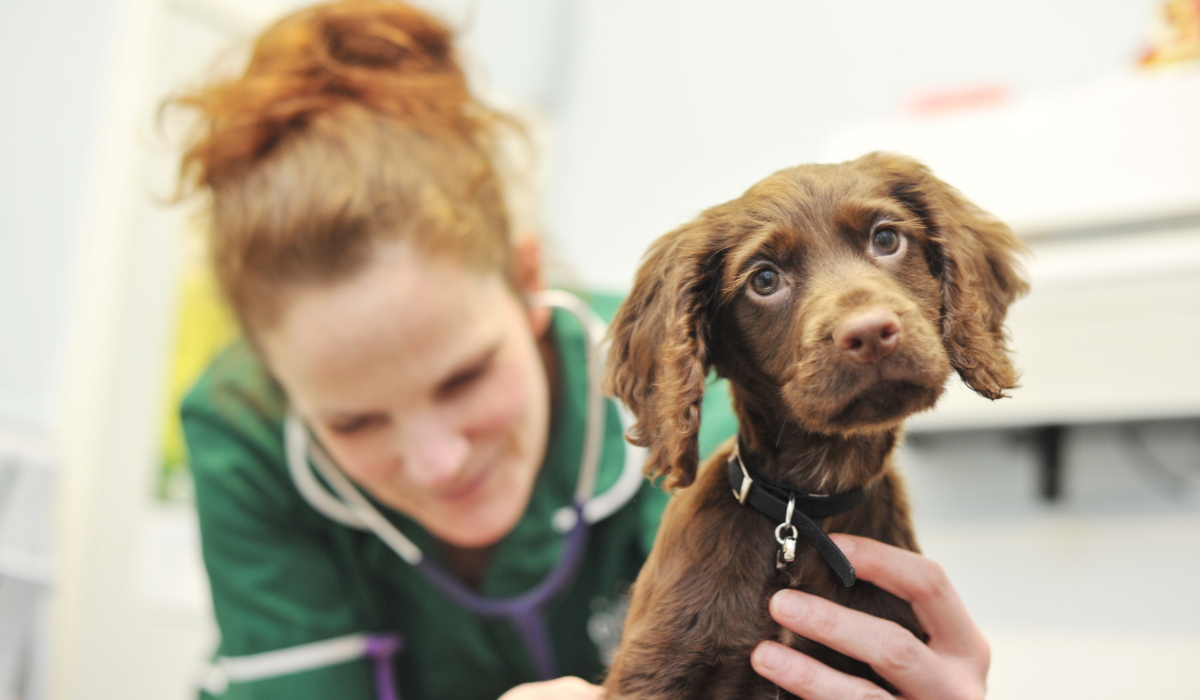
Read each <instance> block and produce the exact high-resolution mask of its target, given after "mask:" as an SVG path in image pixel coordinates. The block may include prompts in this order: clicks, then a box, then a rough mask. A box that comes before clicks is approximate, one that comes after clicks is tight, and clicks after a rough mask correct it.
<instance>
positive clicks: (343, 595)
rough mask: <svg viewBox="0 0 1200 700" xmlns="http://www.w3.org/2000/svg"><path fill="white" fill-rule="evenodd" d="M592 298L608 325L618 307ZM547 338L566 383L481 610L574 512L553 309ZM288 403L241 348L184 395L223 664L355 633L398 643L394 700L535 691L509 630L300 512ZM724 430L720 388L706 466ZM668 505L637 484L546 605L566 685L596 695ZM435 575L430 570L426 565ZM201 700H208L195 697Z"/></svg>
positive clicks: (563, 332) (322, 682)
mask: <svg viewBox="0 0 1200 700" xmlns="http://www.w3.org/2000/svg"><path fill="white" fill-rule="evenodd" d="M587 301H588V302H589V303H590V304H591V305H592V306H593V308H595V309H596V310H597V311H598V313H600V314H601V316H603V317H605V318H611V315H612V312H613V311H615V308H616V305H617V303H618V301H619V300H618V299H616V298H613V297H602V296H592V297H589V298H587ZM551 333H553V338H554V341H555V344H556V347H557V350H558V354H559V367H560V371H561V373H562V377H561V380H562V381H561V390H560V391H561V394H562V395H560V396H559V397H557V398H558V402H557V404H556V406H557V409H558V410H557V413H556V415H555V416H554V417H553V418H552V424H551V431H550V441H549V445H548V447H547V451H546V457H545V461H544V462H543V464H542V467H541V471H540V472H539V475H538V479H537V481H536V483H535V486H534V490H533V494H532V496H531V498H530V502H529V507H528V509H527V510H526V512H525V514H524V515H523V516H522V518H521V520H520V521H519V522H518V523H517V525H516V527H515V528H514V529H513V530H512V531H511V532H510V533H509V534H508V535H506V536H505V537H504V539H503V540H501V541H500V543H499V544H498V546H497V549H496V553H495V556H494V558H493V561H492V563H491V564H490V568H489V569H488V571H487V572H486V574H485V576H484V578H483V580H482V582H481V586H480V592H481V593H483V594H484V595H488V596H511V595H515V594H520V593H523V592H525V591H527V590H529V589H530V588H532V587H533V586H534V585H536V584H537V583H538V582H539V581H541V580H542V578H543V577H544V576H545V575H546V574H547V573H548V572H549V571H550V569H551V568H552V567H553V566H554V564H555V562H556V561H557V560H558V558H559V555H560V553H561V551H562V547H563V536H562V535H560V534H559V533H558V532H556V531H555V530H554V529H553V528H552V527H551V518H552V516H553V514H554V512H555V511H556V510H558V509H559V508H560V507H562V506H564V505H568V504H570V503H571V501H572V495H573V493H574V490H575V483H576V477H577V474H578V469H579V464H580V460H581V456H582V452H583V433H584V424H585V414H586V399H587V377H586V366H587V365H586V342H585V339H584V336H583V332H582V329H581V328H580V327H579V325H578V324H577V322H576V321H575V320H574V318H573V317H571V316H570V315H569V314H566V313H563V312H561V311H556V312H555V314H554V317H553V321H552V325H551ZM285 408H286V399H285V397H284V395H283V393H282V391H281V390H280V388H279V386H278V385H277V384H276V383H275V382H274V381H273V380H272V379H271V378H270V376H269V375H268V374H267V373H266V371H265V370H264V368H263V366H262V364H261V363H260V361H259V360H258V358H257V357H256V355H255V354H254V352H253V351H252V349H251V348H250V347H249V346H248V345H247V344H246V343H245V342H244V341H239V342H236V343H235V344H233V345H232V346H231V347H229V348H228V349H226V350H225V351H224V352H223V353H222V354H220V355H219V356H218V357H217V358H216V360H214V362H213V363H212V365H211V366H210V367H209V369H208V370H207V372H206V373H205V374H204V376H203V377H201V379H200V380H199V382H198V383H197V384H196V386H195V387H194V388H193V389H192V391H191V392H190V393H189V395H188V396H187V398H185V399H184V402H183V405H182V415H183V427H184V433H185V435H186V438H187V445H188V451H189V453H190V456H191V467H192V473H193V476H194V479H195V484H196V505H197V509H198V511H199V516H200V531H201V536H202V545H203V553H204V562H205V565H206V567H207V569H208V575H209V579H210V581H211V586H212V595H213V609H214V612H215V614H216V618H217V623H218V626H219V627H220V633H221V634H220V639H221V641H220V647H219V648H218V650H217V655H218V656H221V657H240V656H245V655H252V654H259V653H263V652H268V651H273V650H280V649H286V648H289V647H295V646H299V645H304V644H309V643H312V642H318V641H322V640H328V639H333V638H337V637H342V636H345V635H348V634H355V633H362V632H368V633H375V632H399V633H400V634H401V635H402V636H403V638H404V640H405V646H404V648H403V650H402V652H401V653H399V654H398V655H397V656H395V657H393V672H394V675H395V677H396V679H397V685H398V690H399V693H400V696H401V697H402V698H404V699H405V700H422V699H425V698H430V699H434V698H436V699H439V700H441V699H445V698H454V699H455V700H476V699H477V700H496V699H497V698H499V697H500V695H502V694H503V693H504V692H505V691H507V690H508V689H510V688H512V687H513V686H515V685H518V684H520V683H526V682H529V681H533V680H536V677H535V675H534V670H533V665H532V662H531V660H530V658H529V657H528V654H527V652H526V650H525V647H524V645H523V644H522V642H521V640H520V638H519V637H518V636H517V633H516V632H515V630H513V629H512V627H511V626H510V625H509V623H507V622H506V621H503V620H484V619H481V618H478V617H476V616H475V615H473V614H471V613H470V612H468V611H466V610H464V609H463V608H461V607H459V606H457V605H455V604H454V603H453V602H451V601H450V600H449V599H448V598H446V597H445V596H444V595H443V594H442V593H440V592H439V591H438V590H437V589H436V588H435V587H434V586H433V585H431V584H430V583H429V582H428V581H427V580H426V579H424V578H423V577H422V576H421V574H419V573H418V572H416V571H415V570H414V569H412V568H411V567H410V566H409V565H408V564H406V563H405V562H404V561H403V560H401V559H400V558H399V557H398V556H397V555H396V554H395V553H394V552H392V550H390V549H389V548H388V547H387V545H385V544H384V543H383V542H382V541H380V540H379V538H378V537H376V536H375V535H374V534H372V533H370V532H365V531H361V530H357V529H354V528H350V527H346V526H343V525H340V524H338V523H336V522H334V521H332V520H330V519H329V518H327V517H326V516H325V515H323V514H321V513H320V512H319V511H317V510H315V509H314V508H313V507H312V506H310V505H309V504H308V503H307V502H306V501H305V500H304V499H303V498H302V497H301V496H300V494H299V493H298V492H297V490H296V487H295V486H294V485H293V483H292V480H291V478H290V476H289V474H288V470H287V464H286V461H285V457H284V446H283V419H284V415H285ZM605 426H606V430H605V436H604V440H603V456H602V459H601V464H600V473H599V477H598V481H597V493H600V492H602V491H604V490H606V489H608V487H610V486H611V485H612V484H613V483H614V482H615V481H616V480H617V478H618V476H619V475H620V473H621V470H622V467H623V466H624V461H625V444H624V439H623V436H622V427H621V423H620V419H619V417H618V415H617V412H616V408H615V406H614V405H613V404H612V402H609V403H608V412H607V418H606V422H605ZM736 429H737V423H736V419H735V418H734V415H733V412H732V410H731V408H730V401H729V394H728V389H727V387H726V386H725V383H724V382H722V381H718V382H714V383H712V384H711V385H710V386H709V388H708V391H707V392H706V398H705V402H704V405H703V407H702V428H701V437H700V448H701V454H703V455H707V454H709V453H711V451H712V450H713V449H714V448H715V447H716V446H717V445H719V444H720V443H721V442H722V441H724V440H725V439H726V438H728V437H730V436H732V435H733V434H734V433H735V432H736ZM666 500H667V495H666V494H665V493H663V492H662V491H661V490H660V489H658V488H657V487H655V486H653V485H651V484H649V483H648V482H646V483H643V485H642V487H641V488H640V490H639V491H638V493H637V495H636V496H635V497H634V498H633V499H632V500H631V501H630V502H629V503H627V504H626V505H625V506H623V507H622V508H621V509H620V510H618V511H617V512H616V513H614V514H613V515H611V516H610V517H608V518H606V519H604V520H602V521H600V522H598V523H596V524H595V525H594V526H593V527H592V528H591V531H590V533H589V538H588V543H587V550H586V554H585V558H584V561H583V564H582V566H581V567H580V570H579V573H578V575H577V576H576V577H575V580H574V582H573V583H572V585H571V586H570V588H569V589H568V590H567V591H566V592H565V593H564V594H563V595H562V596H561V597H560V598H559V599H558V600H557V601H556V602H555V603H553V604H552V605H551V606H550V607H549V609H548V624H549V628H550V635H551V638H552V642H553V645H554V652H555V655H556V657H557V662H558V666H559V671H560V673H561V674H562V675H573V676H579V677H581V678H583V679H585V680H589V681H597V680H599V679H600V678H601V676H602V675H603V671H604V661H605V655H606V654H608V653H611V651H612V649H613V648H615V645H616V642H617V641H618V638H619V634H620V623H621V620H622V619H623V615H624V604H623V602H622V596H623V595H624V594H625V593H626V592H627V590H628V587H629V585H630V584H631V583H632V582H633V580H634V579H635V578H636V576H637V573H638V570H639V569H640V568H641V566H642V564H643V562H644V561H645V558H646V555H647V553H648V552H649V549H650V546H651V544H652V543H653V540H654V534H655V532H656V530H657V528H658V521H659V518H660V517H661V515H662V510H663V507H664V506H665V505H666ZM375 505H376V507H377V508H379V509H380V511H381V512H383V513H385V514H387V516H388V517H389V519H390V520H391V521H392V522H393V524H395V525H396V527H397V528H399V529H400V531H401V532H403V533H404V534H405V536H407V537H408V538H409V539H411V540H412V541H413V542H414V543H416V544H417V546H419V547H420V548H421V549H422V551H423V552H424V553H425V556H428V557H433V558H434V559H435V560H439V548H438V547H437V546H435V543H434V541H433V539H432V538H431V536H430V535H429V534H428V533H426V532H425V531H424V530H423V529H422V528H421V527H420V526H419V525H417V524H416V523H415V522H413V521H412V520H410V519H408V518H406V517H405V516H403V515H401V514H399V513H397V512H395V511H392V510H390V509H388V508H387V507H386V506H382V505H380V504H378V503H376V504H375ZM439 563H440V562H439ZM201 697H204V698H208V697H212V696H210V695H208V694H206V693H202V694H201ZM220 697H223V698H227V699H229V700H242V699H250V698H254V699H260V700H268V699H272V698H280V699H284V698H286V699H287V700H306V699H308V698H312V699H313V700H317V699H321V700H327V699H329V698H338V699H339V700H373V699H374V698H376V688H375V681H374V677H373V669H372V665H371V662H370V661H368V660H366V659H358V660H354V661H349V662H344V663H340V664H336V665H330V666H326V667H323V668H317V669H313V670H307V671H300V672H295V673H291V674H290V675H284V676H279V677H275V678H269V679H264V680H257V681H250V682H243V683H232V684H230V685H229V687H228V690H226V691H225V693H224V694H223V695H222V696H220Z"/></svg>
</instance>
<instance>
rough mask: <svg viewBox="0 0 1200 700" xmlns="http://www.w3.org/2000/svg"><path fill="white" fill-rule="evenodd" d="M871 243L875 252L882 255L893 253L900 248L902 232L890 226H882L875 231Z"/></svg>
mask: <svg viewBox="0 0 1200 700" xmlns="http://www.w3.org/2000/svg"><path fill="white" fill-rule="evenodd" d="M871 243H872V245H873V246H874V248H875V252H877V253H879V254H880V255H891V254H892V253H895V252H896V251H897V250H899V249H900V234H898V233H896V232H895V231H894V230H892V229H890V228H881V229H879V230H878V231H876V232H875V237H874V238H873V239H872V240H871Z"/></svg>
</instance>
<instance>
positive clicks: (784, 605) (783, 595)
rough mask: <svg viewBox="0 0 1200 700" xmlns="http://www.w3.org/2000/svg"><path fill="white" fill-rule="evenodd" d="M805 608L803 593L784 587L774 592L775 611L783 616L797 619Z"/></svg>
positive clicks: (806, 605) (806, 602) (806, 604)
mask: <svg viewBox="0 0 1200 700" xmlns="http://www.w3.org/2000/svg"><path fill="white" fill-rule="evenodd" d="M807 609H808V601H806V600H804V596H803V594H800V593H797V592H796V591H793V590H789V589H786V588H785V589H783V590H781V591H779V592H778V593H776V594H775V612H777V613H779V614H780V615H781V616H783V617H790V618H792V619H797V618H799V617H800V616H801V615H803V614H804V611H805V610H807Z"/></svg>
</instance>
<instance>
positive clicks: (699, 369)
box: [604, 219, 720, 489]
mask: <svg viewBox="0 0 1200 700" xmlns="http://www.w3.org/2000/svg"><path fill="white" fill-rule="evenodd" d="M709 238H710V235H709V232H708V227H707V225H706V224H705V223H704V221H703V219H701V220H700V221H697V222H694V223H692V224H688V225H686V226H683V227H682V228H679V229H676V230H675V231H672V232H671V233H668V234H666V235H665V236H663V237H661V238H659V239H658V240H657V241H655V242H654V244H653V245H652V246H651V248H650V250H649V251H648V252H647V254H646V257H645V258H644V260H643V261H642V265H641V268H640V269H639V270H638V273H637V278H636V280H635V281H634V285H633V291H632V292H631V293H630V294H629V297H628V298H626V299H625V301H624V302H623V303H622V304H621V308H620V309H618V311H617V315H616V317H615V318H614V319H613V322H612V324H610V325H609V331H608V334H609V338H610V339H611V341H612V345H611V346H610V348H609V350H608V358H607V362H606V368H605V376H604V391H605V393H608V394H610V395H612V396H616V397H617V398H618V399H620V400H621V401H622V402H623V403H624V404H625V405H626V406H628V407H629V410H630V411H631V412H632V413H633V414H634V416H636V417H637V422H636V423H635V424H634V425H633V427H631V428H630V429H629V431H628V432H627V433H626V437H627V438H628V439H629V441H630V442H632V443H633V444H635V445H640V446H642V447H648V448H650V453H649V456H648V457H647V458H646V465H645V468H644V471H645V473H646V475H647V476H648V477H650V478H656V477H659V476H662V477H664V481H663V487H664V488H667V489H672V488H676V487H683V486H688V485H689V484H691V483H692V482H693V481H694V480H695V479H696V470H697V468H698V466H699V461H700V448H699V442H698V436H699V432H700V403H701V401H702V400H703V398H704V383H705V380H706V378H707V376H708V370H709V367H710V366H711V360H710V357H709V349H708V345H709V343H708V337H709V324H710V320H709V314H710V311H711V304H712V303H713V299H714V298H715V293H716V292H715V290H716V286H717V282H716V280H718V279H719V277H720V275H719V271H716V270H719V264H716V263H714V260H716V259H717V258H718V257H719V255H718V253H717V252H715V251H714V250H713V249H712V247H711V243H710V241H709V240H708V239H709Z"/></svg>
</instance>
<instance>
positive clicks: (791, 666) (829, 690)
mask: <svg viewBox="0 0 1200 700" xmlns="http://www.w3.org/2000/svg"><path fill="white" fill-rule="evenodd" d="M831 537H832V538H833V540H834V541H835V542H836V543H837V545H838V547H840V548H841V550H842V551H843V552H845V554H846V557H847V558H848V559H850V563H851V564H853V565H854V569H855V571H856V572H857V574H858V577H859V578H862V579H864V580H867V581H870V582H871V583H874V584H875V585H877V586H879V587H880V588H882V589H884V590H886V591H889V592H891V593H893V594H895V595H896V596H899V597H900V598H902V599H904V600H906V601H908V602H909V603H911V604H912V607H913V612H915V613H916V615H917V620H918V621H920V623H921V627H923V628H924V629H925V632H926V633H927V634H928V635H929V645H928V646H926V645H925V644H922V643H921V640H919V639H917V638H916V637H915V636H913V635H912V633H910V632H909V631H908V630H906V629H904V628H903V627H901V626H900V625H898V624H896V623H894V622H891V621H890V620H883V619H881V618H878V617H873V616H871V615H868V614H866V613H862V612H858V611H857V610H851V609H849V608H844V607H842V606H840V605H836V604H834V603H832V602H830V601H828V600H825V599H824V598H819V597H817V596H814V595H809V594H807V593H801V592H799V591H793V590H782V591H779V592H778V593H776V594H775V595H774V596H773V597H772V598H771V606H770V608H771V617H773V618H775V621H776V622H778V623H779V624H781V625H783V626H784V627H786V628H787V629H789V630H792V631H793V632H795V633H797V634H800V635H803V636H805V637H808V638H809V639H812V640H814V641H817V642H820V643H821V644H824V645H825V646H828V647H830V648H831V649H835V650H837V651H840V652H842V653H843V654H846V655H847V656H851V657H854V658H856V659H859V660H861V661H865V662H866V663H868V664H870V666H871V668H873V669H875V672H876V673H878V674H879V675H880V676H883V677H884V678H885V679H887V680H888V682H890V683H891V684H892V685H894V686H895V687H896V688H897V689H898V690H899V691H900V697H902V698H908V699H909V700H968V699H969V700H977V699H979V698H982V697H983V695H984V690H985V687H986V681H987V671H988V664H989V662H990V660H991V651H990V650H989V648H988V644H987V640H985V639H984V638H983V635H982V634H981V633H980V632H979V629H978V628H976V627H975V623H974V622H972V621H971V617H970V615H968V614H967V609H966V608H965V607H963V604H962V601H961V600H960V599H959V597H958V593H956V592H955V591H954V587H953V586H951V585H950V581H949V579H947V578H946V573H945V572H944V571H942V568H941V567H940V566H938V565H937V564H935V563H933V562H932V561H930V560H928V559H926V558H925V557H922V556H921V555H919V554H916V553H914V552H909V551H907V550H903V549H899V548H897V547H892V546H889V545H886V544H883V543H882V542H877V541H875V540H871V539H867V538H865V537H854V536H851V535H831ZM750 662H751V664H752V665H753V666H754V670H755V671H757V672H758V673H759V674H760V675H761V676H763V677H764V678H766V679H767V680H769V681H771V682H773V683H775V684H776V685H778V686H779V687H781V688H783V689H784V690H786V691H788V692H790V693H793V694H795V695H799V696H801V697H803V698H806V700H833V699H834V698H864V699H865V698H894V697H895V696H893V695H891V694H889V693H887V692H885V691H884V690H883V689H881V688H880V687H879V686H877V685H875V684H874V683H871V682H870V681H867V680H864V679H862V678H857V677H854V676H849V675H847V674H844V673H842V672H840V671H835V670H834V669H832V668H830V667H828V666H826V665H824V664H822V663H820V662H818V661H815V660H813V659H812V658H811V657H808V656H805V655H804V654H801V653H800V652H798V651H796V650H794V649H791V648H789V647H786V646H784V645H782V644H777V643H775V642H762V643H760V644H759V645H758V647H756V648H755V650H754V653H753V655H752V656H751V657H750Z"/></svg>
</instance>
